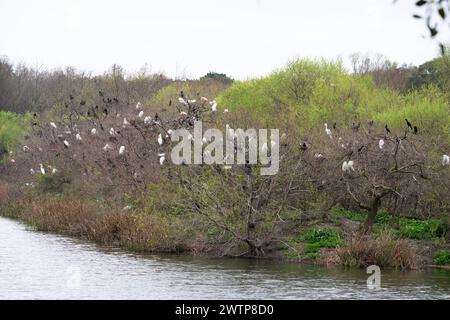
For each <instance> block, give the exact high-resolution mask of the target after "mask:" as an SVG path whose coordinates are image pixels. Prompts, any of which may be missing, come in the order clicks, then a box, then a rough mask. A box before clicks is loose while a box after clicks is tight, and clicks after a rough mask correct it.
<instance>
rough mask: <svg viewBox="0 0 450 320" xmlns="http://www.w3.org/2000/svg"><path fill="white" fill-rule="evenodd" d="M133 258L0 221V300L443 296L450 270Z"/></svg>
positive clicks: (449, 291) (449, 290) (449, 287)
mask: <svg viewBox="0 0 450 320" xmlns="http://www.w3.org/2000/svg"><path fill="white" fill-rule="evenodd" d="M367 277H368V275H367V274H366V273H365V271H364V270H342V269H340V268H332V269H329V268H320V267H314V266H302V265H298V264H282V263H278V262H268V261H253V260H242V259H240V260H238V259H206V258H192V257H187V256H161V255H150V256H142V255H133V254H129V253H124V252H122V251H118V250H112V249H99V248H98V247H97V246H95V245H92V244H89V243H85V242H81V241H77V240H73V239H69V238H65V237H61V236H57V235H52V234H45V233H39V232H33V231H28V230H26V229H25V227H24V226H23V225H22V224H19V223H17V222H15V221H12V220H8V219H4V218H0V299H450V271H449V270H441V269H432V270H427V271H422V272H396V271H385V270H383V271H382V274H381V281H382V283H381V287H382V288H381V289H379V290H369V289H368V288H367V286H366V279H367Z"/></svg>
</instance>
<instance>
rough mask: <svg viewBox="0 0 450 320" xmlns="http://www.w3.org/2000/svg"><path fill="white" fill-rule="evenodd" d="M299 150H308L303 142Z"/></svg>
mask: <svg viewBox="0 0 450 320" xmlns="http://www.w3.org/2000/svg"><path fill="white" fill-rule="evenodd" d="M300 149H301V150H306V149H308V146H307V145H306V143H305V142H303V143H302V144H301V145H300Z"/></svg>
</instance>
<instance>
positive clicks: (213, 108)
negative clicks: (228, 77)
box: [210, 100, 217, 112]
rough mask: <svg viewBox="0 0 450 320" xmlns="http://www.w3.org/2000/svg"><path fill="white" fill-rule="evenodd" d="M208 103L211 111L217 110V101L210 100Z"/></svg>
mask: <svg viewBox="0 0 450 320" xmlns="http://www.w3.org/2000/svg"><path fill="white" fill-rule="evenodd" d="M210 104H211V110H212V112H216V111H217V102H216V100H213V101H211V102H210Z"/></svg>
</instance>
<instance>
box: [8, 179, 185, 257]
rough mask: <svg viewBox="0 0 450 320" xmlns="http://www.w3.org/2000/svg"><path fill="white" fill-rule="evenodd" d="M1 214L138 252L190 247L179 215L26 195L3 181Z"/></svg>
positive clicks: (37, 225) (174, 250)
mask: <svg viewBox="0 0 450 320" xmlns="http://www.w3.org/2000/svg"><path fill="white" fill-rule="evenodd" d="M0 215H2V216H7V217H10V218H16V219H20V220H22V221H24V222H26V223H28V224H30V225H31V226H33V227H34V228H36V229H37V230H39V231H46V232H55V233H59V234H64V235H68V236H72V237H77V238H82V239H86V240H89V241H93V242H96V243H101V244H105V245H117V246H119V247H122V248H125V249H129V250H133V251H136V252H180V251H184V250H190V249H189V248H188V245H187V241H186V239H187V236H186V232H185V231H184V229H182V228H181V224H180V223H179V222H178V221H177V219H176V218H173V217H166V216H162V215H158V214H155V215H143V214H139V213H137V212H131V211H126V212H124V211H119V210H113V209H104V208H100V207H99V206H97V205H96V204H95V203H93V202H89V201H84V200H75V199H66V198H48V197H43V196H42V197H41V198H32V197H27V196H22V195H20V194H19V193H17V192H15V191H14V190H13V189H11V188H9V187H8V186H7V185H5V184H0Z"/></svg>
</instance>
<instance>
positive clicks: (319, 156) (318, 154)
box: [314, 153, 323, 158]
mask: <svg viewBox="0 0 450 320" xmlns="http://www.w3.org/2000/svg"><path fill="white" fill-rule="evenodd" d="M314 158H323V154H321V153H315V154H314Z"/></svg>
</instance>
